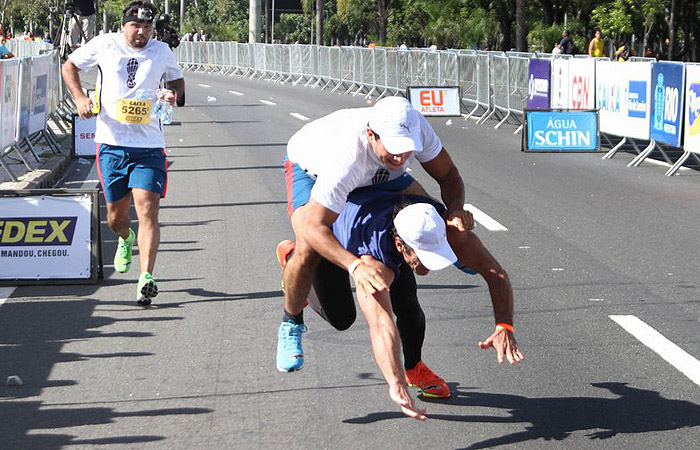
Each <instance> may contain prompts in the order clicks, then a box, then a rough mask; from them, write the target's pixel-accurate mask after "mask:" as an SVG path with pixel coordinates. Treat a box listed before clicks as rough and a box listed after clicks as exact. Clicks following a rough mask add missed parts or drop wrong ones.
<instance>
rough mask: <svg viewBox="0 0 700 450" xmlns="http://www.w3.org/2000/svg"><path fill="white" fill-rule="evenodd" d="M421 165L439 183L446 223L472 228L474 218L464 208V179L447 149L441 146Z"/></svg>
mask: <svg viewBox="0 0 700 450" xmlns="http://www.w3.org/2000/svg"><path fill="white" fill-rule="evenodd" d="M422 165H423V168H424V169H425V171H426V172H428V174H429V175H430V176H431V177H433V179H435V181H437V182H438V184H439V185H440V196H441V197H442V201H443V203H445V206H446V207H447V223H448V224H451V225H454V226H456V227H457V228H459V229H460V230H470V229H472V228H474V218H473V217H472V216H471V214H470V213H469V212H468V211H465V210H464V199H465V194H464V181H462V176H461V175H460V174H459V170H458V169H457V166H455V164H454V162H452V158H450V155H449V154H448V153H447V151H446V150H445V149H444V148H443V149H442V150H441V151H440V153H439V154H438V155H437V156H436V157H435V158H433V159H431V160H430V161H428V162H425V163H422Z"/></svg>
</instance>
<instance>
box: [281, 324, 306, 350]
mask: <svg viewBox="0 0 700 450" xmlns="http://www.w3.org/2000/svg"><path fill="white" fill-rule="evenodd" d="M284 329H285V331H286V333H285V334H284V335H283V336H282V339H283V341H284V346H285V348H291V347H296V345H297V343H298V342H299V337H300V336H301V334H302V333H304V332H306V325H291V326H287V327H284Z"/></svg>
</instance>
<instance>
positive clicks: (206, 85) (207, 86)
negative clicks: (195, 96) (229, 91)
mask: <svg viewBox="0 0 700 450" xmlns="http://www.w3.org/2000/svg"><path fill="white" fill-rule="evenodd" d="M197 86H199V87H203V88H210V87H211V86H209V85H208V84H204V83H197Z"/></svg>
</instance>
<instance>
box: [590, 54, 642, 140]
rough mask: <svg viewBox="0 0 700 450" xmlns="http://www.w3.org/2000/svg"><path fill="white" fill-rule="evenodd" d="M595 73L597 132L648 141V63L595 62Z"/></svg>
mask: <svg viewBox="0 0 700 450" xmlns="http://www.w3.org/2000/svg"><path fill="white" fill-rule="evenodd" d="M595 71H596V73H595V80H596V106H597V107H598V109H599V111H600V112H599V114H600V131H602V132H604V133H609V134H613V135H615V136H626V137H630V138H634V139H649V116H650V111H651V103H650V101H649V100H650V99H649V96H650V91H651V63H650V62H620V61H597V62H596V65H595Z"/></svg>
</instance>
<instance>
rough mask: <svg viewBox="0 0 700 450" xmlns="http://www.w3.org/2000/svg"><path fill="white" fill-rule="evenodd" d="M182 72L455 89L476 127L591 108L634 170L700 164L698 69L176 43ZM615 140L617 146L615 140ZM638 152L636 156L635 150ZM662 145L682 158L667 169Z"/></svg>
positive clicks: (352, 89) (392, 88)
mask: <svg viewBox="0 0 700 450" xmlns="http://www.w3.org/2000/svg"><path fill="white" fill-rule="evenodd" d="M175 54H176V59H177V61H178V62H179V63H180V65H182V67H183V68H184V69H185V70H193V71H205V72H215V73H222V74H235V75H239V76H248V77H250V78H261V79H267V80H270V81H274V82H278V83H292V84H295V85H297V84H301V83H304V84H305V86H310V87H320V88H323V89H331V90H333V91H340V90H342V91H343V92H345V93H346V94H352V95H364V96H366V97H368V98H369V97H371V96H377V97H383V96H385V95H403V96H406V88H407V87H409V86H457V87H459V89H460V93H461V102H462V111H463V113H464V115H465V117H466V118H472V119H475V120H476V121H477V123H485V122H486V121H488V120H490V119H495V120H496V121H497V123H496V125H495V126H494V128H499V127H500V126H501V125H503V124H504V123H507V122H510V123H513V124H515V125H518V128H517V129H516V131H515V132H516V133H517V132H519V131H520V130H521V129H522V127H523V121H524V120H523V116H524V111H525V109H526V108H556V109H598V110H599V117H600V131H601V133H602V135H603V137H604V139H606V140H607V141H608V143H609V144H610V146H611V147H612V150H610V151H609V152H607V153H606V155H605V156H604V158H606V159H607V158H611V157H613V156H614V155H615V153H616V152H617V151H618V150H619V149H620V148H622V146H623V145H625V144H630V145H631V146H632V149H634V150H635V151H636V152H637V155H636V157H635V158H634V160H633V161H632V162H630V164H629V165H630V166H637V165H639V164H641V163H642V161H643V160H644V159H645V158H646V157H648V156H649V155H650V154H651V153H652V152H653V151H658V152H660V153H661V155H662V157H663V158H664V159H666V161H667V162H668V163H669V164H671V168H670V169H669V170H668V171H667V172H666V174H667V175H669V176H670V175H673V174H675V173H676V172H677V170H678V169H679V168H680V167H681V166H682V165H683V163H684V162H685V161H686V160H687V159H688V158H690V157H693V158H694V159H695V160H696V161H697V162H698V164H700V158H699V157H698V154H700V65H697V64H687V63H686V64H682V63H667V62H657V61H656V60H654V59H653V58H638V57H632V58H630V60H629V61H625V62H617V61H610V60H609V59H608V58H589V57H588V56H587V55H576V56H575V57H572V56H570V55H553V54H551V53H523V52H505V53H504V52H486V51H474V50H446V51H432V50H428V49H410V50H401V49H393V48H392V49H388V48H374V49H368V48H362V47H337V46H336V47H323V46H316V45H299V44H295V45H285V44H244V43H239V42H182V43H181V44H180V46H179V47H178V48H177V49H175ZM615 141H617V142H615ZM640 142H641V143H643V145H646V147H645V148H644V149H643V150H640V149H639V145H638V143H640ZM660 144H663V145H664V146H671V147H677V148H679V149H682V150H683V151H684V153H683V155H682V156H681V157H680V158H679V159H678V160H677V161H676V162H673V161H672V160H671V159H670V158H669V156H668V154H667V153H666V152H665V151H664V149H663V147H662V146H661V145H660Z"/></svg>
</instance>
